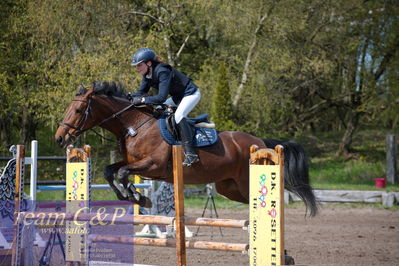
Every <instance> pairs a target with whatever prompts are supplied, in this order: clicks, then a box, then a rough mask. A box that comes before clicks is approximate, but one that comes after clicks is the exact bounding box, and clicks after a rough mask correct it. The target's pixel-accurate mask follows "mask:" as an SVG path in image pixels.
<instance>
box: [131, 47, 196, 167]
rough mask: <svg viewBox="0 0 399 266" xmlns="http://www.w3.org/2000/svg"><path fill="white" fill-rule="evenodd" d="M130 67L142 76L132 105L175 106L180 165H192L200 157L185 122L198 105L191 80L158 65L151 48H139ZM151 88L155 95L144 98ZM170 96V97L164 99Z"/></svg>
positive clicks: (133, 95) (194, 87) (167, 66)
mask: <svg viewBox="0 0 399 266" xmlns="http://www.w3.org/2000/svg"><path fill="white" fill-rule="evenodd" d="M131 65H132V66H135V67H136V70H137V72H138V73H139V74H140V75H142V76H143V79H142V81H141V85H140V88H139V90H138V91H137V92H136V93H134V94H132V95H131V96H132V99H131V101H132V103H133V104H134V105H141V104H162V103H164V104H167V105H173V106H177V109H176V112H175V114H174V119H175V121H176V124H177V125H178V128H179V132H180V136H181V138H182V146H183V148H184V155H185V158H184V162H183V166H187V167H189V166H191V164H193V163H195V162H198V161H199V158H198V155H197V154H196V152H195V150H194V147H193V143H192V142H193V137H194V132H193V130H192V129H191V127H190V125H189V124H188V123H187V121H186V117H187V115H188V114H189V113H190V112H191V110H192V109H193V108H194V107H195V105H197V103H198V102H199V100H200V98H201V93H200V90H199V88H198V87H197V85H195V84H194V83H193V82H192V81H191V78H189V77H187V76H186V75H184V74H183V73H181V72H179V71H178V70H176V69H175V68H173V67H171V66H170V65H168V64H165V63H163V62H161V60H160V59H159V57H158V56H157V55H156V54H155V52H154V51H153V50H152V49H150V48H140V49H138V50H137V51H136V52H135V53H134V55H133V57H132V62H131ZM150 87H153V88H155V89H158V94H157V95H154V96H144V95H145V94H146V93H147V92H148V91H149V89H150ZM169 94H170V96H172V97H170V98H168V99H166V98H167V97H168V95H169Z"/></svg>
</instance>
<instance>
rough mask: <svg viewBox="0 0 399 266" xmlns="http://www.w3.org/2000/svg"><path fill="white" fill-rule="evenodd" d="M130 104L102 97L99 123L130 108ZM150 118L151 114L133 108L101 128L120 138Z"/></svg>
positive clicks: (99, 106)
mask: <svg viewBox="0 0 399 266" xmlns="http://www.w3.org/2000/svg"><path fill="white" fill-rule="evenodd" d="M129 104H130V103H129V102H126V101H123V100H117V99H115V98H110V97H101V99H99V100H98V104H97V105H98V110H101V113H100V111H98V112H96V113H98V114H99V116H98V117H99V118H100V119H98V120H99V121H100V120H103V119H106V118H108V117H111V116H112V115H114V114H116V113H118V112H119V111H121V110H122V109H123V108H125V107H127V106H129ZM149 117H150V114H147V113H145V112H142V111H139V110H138V109H137V108H131V109H129V110H126V111H125V112H123V113H121V114H119V115H118V116H117V117H116V118H113V119H110V120H109V121H107V122H105V123H104V124H102V125H101V126H100V127H102V128H104V129H106V130H108V131H110V132H111V133H113V134H114V135H116V136H117V137H118V138H119V137H122V136H123V135H125V134H126V132H127V129H128V128H129V127H133V128H137V127H138V126H139V125H140V124H141V123H143V122H144V121H146V120H147V119H148V118H149Z"/></svg>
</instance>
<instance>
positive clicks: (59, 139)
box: [56, 136, 62, 146]
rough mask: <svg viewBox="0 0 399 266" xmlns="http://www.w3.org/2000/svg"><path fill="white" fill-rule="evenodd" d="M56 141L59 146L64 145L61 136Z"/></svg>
mask: <svg viewBox="0 0 399 266" xmlns="http://www.w3.org/2000/svg"><path fill="white" fill-rule="evenodd" d="M56 141H57V144H58V145H60V146H61V144H62V137H61V136H59V137H58V138H57V140H56Z"/></svg>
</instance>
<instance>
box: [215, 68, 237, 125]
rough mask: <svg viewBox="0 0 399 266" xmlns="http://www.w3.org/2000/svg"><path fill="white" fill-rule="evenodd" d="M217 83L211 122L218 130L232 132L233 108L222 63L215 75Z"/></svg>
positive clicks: (225, 70) (225, 71)
mask: <svg viewBox="0 0 399 266" xmlns="http://www.w3.org/2000/svg"><path fill="white" fill-rule="evenodd" d="M216 77H217V83H216V86H215V92H214V96H213V98H212V110H211V115H212V121H213V122H214V123H215V124H216V128H217V129H219V130H227V131H230V130H234V129H235V125H234V123H233V121H232V118H233V108H232V103H231V95H230V86H229V77H228V73H227V69H226V66H225V64H224V63H222V64H221V65H220V66H219V68H218V70H217V73H216Z"/></svg>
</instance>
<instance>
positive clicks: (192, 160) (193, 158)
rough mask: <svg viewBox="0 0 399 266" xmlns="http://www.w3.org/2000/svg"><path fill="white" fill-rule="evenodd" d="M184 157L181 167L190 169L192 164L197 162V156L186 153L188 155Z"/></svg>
mask: <svg viewBox="0 0 399 266" xmlns="http://www.w3.org/2000/svg"><path fill="white" fill-rule="evenodd" d="M184 155H185V158H184V162H183V166H186V167H190V166H191V165H192V164H193V163H196V162H198V161H199V158H198V155H197V154H192V153H188V154H184Z"/></svg>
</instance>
